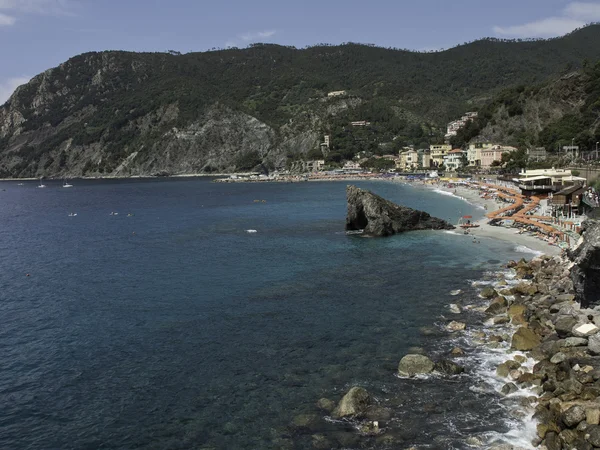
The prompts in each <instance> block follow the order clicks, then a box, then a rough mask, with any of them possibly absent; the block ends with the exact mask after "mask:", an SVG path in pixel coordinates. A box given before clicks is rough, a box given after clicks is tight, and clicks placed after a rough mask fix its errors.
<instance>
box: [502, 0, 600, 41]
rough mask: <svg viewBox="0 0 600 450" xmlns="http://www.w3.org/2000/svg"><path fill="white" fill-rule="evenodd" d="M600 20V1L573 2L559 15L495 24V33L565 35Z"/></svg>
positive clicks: (524, 36) (509, 35)
mask: <svg viewBox="0 0 600 450" xmlns="http://www.w3.org/2000/svg"><path fill="white" fill-rule="evenodd" d="M596 20H600V2H593V3H592V2H572V3H569V4H568V5H567V6H566V7H565V8H564V9H563V11H562V15H560V16H557V17H547V18H544V19H540V20H535V21H533V22H528V23H525V24H522V25H513V26H508V27H502V26H495V27H494V33H496V34H499V35H501V36H508V37H520V38H548V37H554V36H563V35H565V34H567V33H570V32H571V31H573V30H575V29H576V28H581V27H583V26H585V25H586V24H588V23H590V22H594V21H596Z"/></svg>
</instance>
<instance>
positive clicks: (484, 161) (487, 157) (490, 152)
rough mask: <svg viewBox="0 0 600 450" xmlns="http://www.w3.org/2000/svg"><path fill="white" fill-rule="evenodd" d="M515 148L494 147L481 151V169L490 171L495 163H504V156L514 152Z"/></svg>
mask: <svg viewBox="0 0 600 450" xmlns="http://www.w3.org/2000/svg"><path fill="white" fill-rule="evenodd" d="M516 150H517V149H516V148H515V147H506V146H502V145H494V146H493V147H491V148H486V149H482V150H481V168H482V169H490V168H491V167H492V164H494V162H495V161H498V162H500V161H502V155H503V154H505V153H510V152H514V151H516Z"/></svg>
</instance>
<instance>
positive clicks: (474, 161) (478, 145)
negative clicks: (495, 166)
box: [467, 142, 494, 167]
mask: <svg viewBox="0 0 600 450" xmlns="http://www.w3.org/2000/svg"><path fill="white" fill-rule="evenodd" d="M493 146H494V144H490V143H487V142H475V143H473V144H469V149H468V150H467V160H468V161H469V167H481V151H482V150H488V149H490V148H492V147H493Z"/></svg>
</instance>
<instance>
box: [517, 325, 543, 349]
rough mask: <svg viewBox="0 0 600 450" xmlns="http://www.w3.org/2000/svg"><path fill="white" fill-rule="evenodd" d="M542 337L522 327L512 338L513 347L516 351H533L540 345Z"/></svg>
mask: <svg viewBox="0 0 600 450" xmlns="http://www.w3.org/2000/svg"><path fill="white" fill-rule="evenodd" d="M540 342H541V340H540V337H539V336H538V335H537V334H535V333H534V332H533V331H531V330H530V329H529V328H525V327H520V328H519V329H518V330H517V331H516V332H515V334H513V337H512V343H511V347H512V348H514V349H515V350H521V351H528V350H533V349H534V348H535V347H537V346H538V345H540Z"/></svg>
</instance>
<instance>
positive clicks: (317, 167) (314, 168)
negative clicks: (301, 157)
mask: <svg viewBox="0 0 600 450" xmlns="http://www.w3.org/2000/svg"><path fill="white" fill-rule="evenodd" d="M323 167H325V160H324V159H315V160H312V161H305V162H304V171H305V172H320V171H321V170H323Z"/></svg>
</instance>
